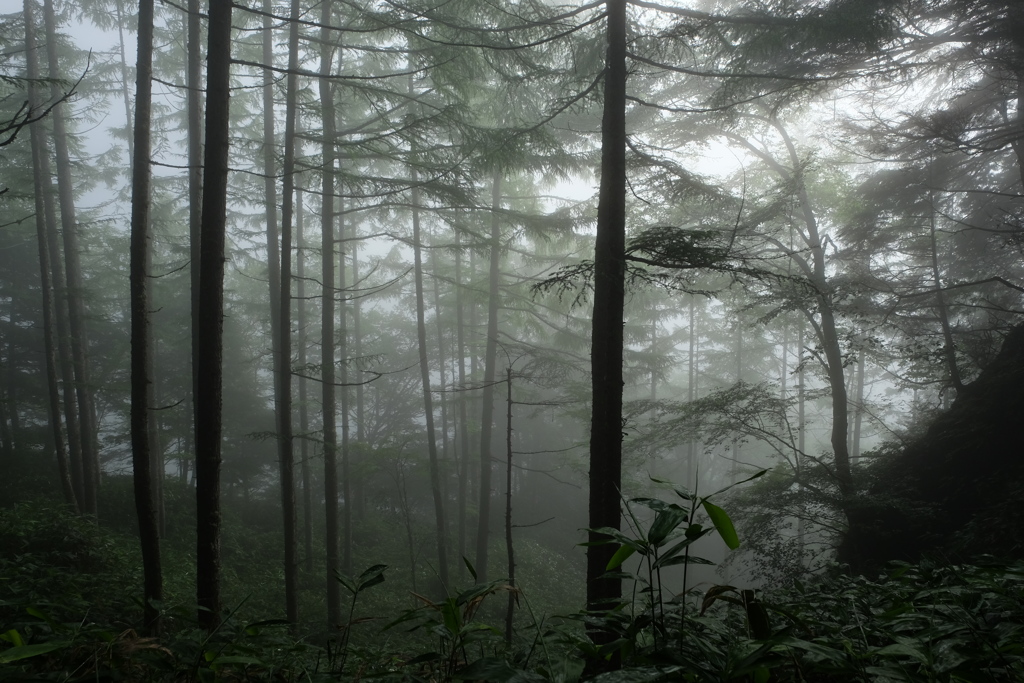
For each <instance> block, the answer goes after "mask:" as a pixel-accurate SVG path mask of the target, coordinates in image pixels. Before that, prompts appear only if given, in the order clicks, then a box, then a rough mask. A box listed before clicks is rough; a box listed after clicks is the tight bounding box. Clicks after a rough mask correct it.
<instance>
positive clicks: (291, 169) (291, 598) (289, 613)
mask: <svg viewBox="0 0 1024 683" xmlns="http://www.w3.org/2000/svg"><path fill="white" fill-rule="evenodd" d="M300 15H301V7H300V3H299V0H292V5H291V23H290V27H289V31H288V77H287V90H286V95H285V130H284V164H283V168H282V169H281V170H282V173H283V175H284V177H283V188H282V192H281V298H280V300H279V302H278V303H279V305H280V311H281V313H280V319H279V321H278V345H277V354H276V356H275V358H276V360H277V362H276V363H275V368H274V374H275V376H276V377H277V396H276V401H275V403H276V405H277V447H278V464H279V469H280V477H281V514H282V517H283V526H284V595H285V612H286V617H287V619H288V621H289V622H291V623H292V625H293V627H294V625H295V624H297V623H298V621H299V601H298V591H299V583H298V575H299V564H298V543H297V535H296V521H295V517H296V514H295V471H294V468H295V455H294V452H293V449H294V445H295V444H294V439H293V434H292V368H291V365H292V335H291V332H292V329H291V327H292V326H291V302H292V291H291V289H292V218H293V206H294V199H295V191H294V190H295V140H296V137H295V122H296V117H297V115H298V112H297V99H298V89H299V78H298V75H297V71H298V68H299V18H300Z"/></svg>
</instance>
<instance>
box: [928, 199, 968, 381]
mask: <svg viewBox="0 0 1024 683" xmlns="http://www.w3.org/2000/svg"><path fill="white" fill-rule="evenodd" d="M928 198H929V205H930V206H929V216H928V218H929V220H928V240H929V246H930V247H931V267H932V284H933V285H934V286H935V312H936V313H938V316H939V323H940V324H941V325H942V339H943V342H944V346H943V349H942V350H943V354H944V355H945V356H946V369H947V370H948V371H949V383H950V384H951V385H952V386H953V390H954V391H956V393H957V395H960V394H961V393H962V392H963V390H964V383H963V379H962V378H961V376H960V366H959V364H958V363H957V361H956V344H955V343H954V341H953V328H952V326H951V325H950V324H949V307H948V306H946V296H945V294H943V292H942V275H941V271H940V270H939V248H938V240H937V239H936V237H935V233H936V230H935V214H936V212H937V210H936V208H935V191H934V190H931V191H930V192H929V193H928Z"/></svg>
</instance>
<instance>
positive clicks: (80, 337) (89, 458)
mask: <svg viewBox="0 0 1024 683" xmlns="http://www.w3.org/2000/svg"><path fill="white" fill-rule="evenodd" d="M43 17H44V20H45V23H46V54H47V59H48V61H49V77H50V79H51V82H52V85H51V94H50V96H51V97H52V98H53V99H54V100H57V99H59V98H61V97H62V95H63V93H61V90H60V87H61V86H60V80H61V78H62V74H61V71H60V65H59V63H58V60H57V44H58V40H57V20H56V17H55V14H54V9H53V0H43ZM65 106H66V105H65V104H59V105H57V106H56V107H54V109H53V111H52V112H51V114H50V116H51V119H52V120H53V145H54V157H55V158H56V161H57V198H58V200H59V202H60V220H61V229H62V231H63V236H64V264H65V268H66V270H67V286H68V311H69V321H70V331H71V352H72V361H73V364H74V368H75V393H76V395H77V397H78V410H79V427H80V430H81V435H82V477H83V487H82V488H83V501H82V508H83V511H84V512H85V513H86V514H89V515H93V516H95V515H96V502H97V496H98V495H99V484H100V464H99V452H98V442H97V435H96V412H95V409H94V407H93V402H92V388H91V387H90V385H89V360H88V338H87V334H86V329H85V302H84V298H83V297H84V292H83V287H84V284H83V280H82V267H81V264H80V258H79V252H80V251H81V247H80V246H79V242H78V219H77V218H76V216H75V200H74V186H73V185H72V179H71V156H70V154H69V152H68V141H67V126H66V124H65V117H64V111H65Z"/></svg>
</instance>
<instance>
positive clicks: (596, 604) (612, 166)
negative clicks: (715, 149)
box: [587, 0, 626, 642]
mask: <svg viewBox="0 0 1024 683" xmlns="http://www.w3.org/2000/svg"><path fill="white" fill-rule="evenodd" d="M605 6H606V8H607V10H606V11H607V15H608V16H607V19H606V21H607V29H608V38H607V39H608V52H607V57H606V63H605V75H604V114H603V117H602V121H601V185H600V190H599V195H598V207H597V240H596V243H595V248H594V313H593V316H594V317H593V334H592V337H591V344H592V346H591V381H592V386H593V395H592V401H593V404H592V420H591V424H590V518H589V527H590V529H591V531H590V532H589V538H588V540H589V541H590V542H591V543H593V542H596V541H600V540H607V539H608V536H606V535H605V534H602V533H599V532H597V531H594V529H599V528H603V527H607V528H611V529H619V528H620V522H621V514H620V512H619V496H620V483H621V477H622V385H623V381H622V347H623V339H622V325H623V313H624V303H625V273H626V262H625V250H626V0H607V2H606V3H605ZM615 550H616V548H615V545H614V544H608V545H591V546H589V547H588V548H587V608H588V609H590V610H604V609H609V608H611V607H612V606H614V605H615V604H617V603H618V602H619V601H620V600H621V598H622V582H621V581H620V580H619V579H617V578H615V579H612V578H602V577H603V575H604V573H605V571H606V570H605V567H606V566H607V565H608V561H609V560H611V558H612V555H614V554H615ZM591 637H592V638H594V639H595V641H596V642H608V640H609V639H610V638H611V637H612V634H610V633H598V632H596V631H595V632H592V633H591Z"/></svg>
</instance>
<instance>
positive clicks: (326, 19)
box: [319, 0, 341, 630]
mask: <svg viewBox="0 0 1024 683" xmlns="http://www.w3.org/2000/svg"><path fill="white" fill-rule="evenodd" d="M331 5H332V3H331V0H324V1H323V3H322V4H321V6H320V24H321V27H322V28H321V29H320V73H321V74H322V76H321V78H320V79H319V87H320V104H321V107H322V113H321V114H322V118H323V171H322V173H321V177H322V183H323V184H322V187H321V193H320V194H321V198H322V202H323V203H322V207H323V208H322V209H321V221H322V222H321V227H320V233H321V242H320V250H321V267H322V269H323V273H322V275H321V278H322V280H323V294H322V296H321V311H320V354H321V355H320V380H321V384H320V386H321V403H322V410H323V430H324V514H325V516H326V522H327V524H326V532H325V533H326V539H325V545H326V549H327V626H328V628H329V629H332V630H333V629H335V628H337V627H338V626H339V625H340V624H341V594H340V586H339V584H338V581H337V579H336V578H335V574H336V573H337V572H338V570H339V569H340V562H339V549H338V453H337V451H338V446H337V442H338V433H337V423H336V412H337V405H336V402H335V386H334V384H335V380H334V377H335V375H334V363H335V357H334V344H335V341H334V317H335V307H334V296H335V279H336V278H335V274H334V222H335V211H334V192H335V175H334V174H335V163H336V160H335V150H334V137H335V130H334V116H335V111H334V92H333V89H332V88H331V82H330V80H329V79H328V78H327V75H328V74H330V73H331V65H332V63H333V61H334V58H333V54H334V51H333V50H332V49H331V44H330V30H329V29H328V28H327V26H329V25H330V21H331Z"/></svg>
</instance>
